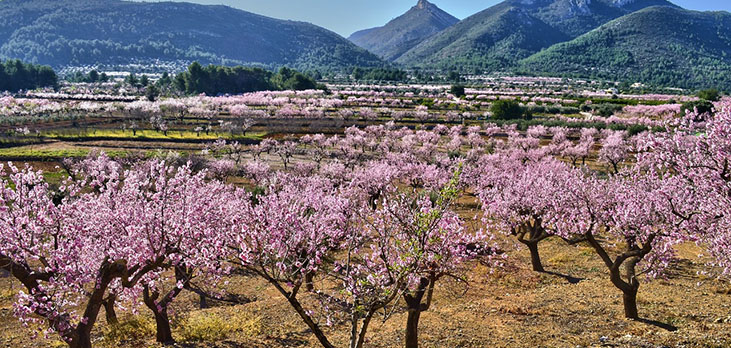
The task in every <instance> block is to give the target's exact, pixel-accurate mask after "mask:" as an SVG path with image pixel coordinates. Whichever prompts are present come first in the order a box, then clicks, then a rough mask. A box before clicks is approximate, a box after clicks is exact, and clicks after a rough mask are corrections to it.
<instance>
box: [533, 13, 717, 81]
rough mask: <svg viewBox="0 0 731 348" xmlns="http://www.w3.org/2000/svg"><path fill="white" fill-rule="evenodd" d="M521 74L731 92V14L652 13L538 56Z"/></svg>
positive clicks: (607, 26)
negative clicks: (716, 89) (551, 75)
mask: <svg viewBox="0 0 731 348" xmlns="http://www.w3.org/2000/svg"><path fill="white" fill-rule="evenodd" d="M520 70H521V71H523V72H530V73H548V74H554V75H555V74H559V75H567V76H583V77H594V78H606V79H612V80H623V81H624V80H626V81H635V82H642V83H646V84H651V85H657V86H674V87H683V88H702V87H718V88H722V89H725V90H731V14H729V13H728V12H697V11H688V10H682V9H678V8H668V7H652V8H647V9H644V10H640V11H638V12H635V13H632V14H629V15H627V16H624V17H621V18H619V19H617V20H614V21H611V22H609V23H607V24H605V25H603V26H601V27H599V28H598V29H596V30H593V31H591V32H589V33H587V34H585V35H582V36H580V37H578V38H576V39H575V40H572V41H570V42H566V43H561V44H558V45H555V46H553V47H551V48H549V49H547V50H545V51H543V52H540V53H538V54H535V55H534V56H532V57H529V58H527V59H525V60H524V61H523V62H521V67H520Z"/></svg>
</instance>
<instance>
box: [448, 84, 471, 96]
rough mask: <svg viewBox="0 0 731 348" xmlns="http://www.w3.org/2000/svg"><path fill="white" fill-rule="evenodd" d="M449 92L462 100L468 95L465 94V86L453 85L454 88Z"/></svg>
mask: <svg viewBox="0 0 731 348" xmlns="http://www.w3.org/2000/svg"><path fill="white" fill-rule="evenodd" d="M449 92H450V93H452V94H453V95H454V96H455V97H457V98H461V97H464V96H465V95H467V94H466V93H465V90H464V86H461V85H453V86H452V88H450V89H449Z"/></svg>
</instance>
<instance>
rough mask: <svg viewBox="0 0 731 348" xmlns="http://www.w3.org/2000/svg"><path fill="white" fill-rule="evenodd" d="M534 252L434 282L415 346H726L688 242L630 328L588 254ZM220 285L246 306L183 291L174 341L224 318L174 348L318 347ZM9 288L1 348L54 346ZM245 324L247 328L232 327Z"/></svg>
mask: <svg viewBox="0 0 731 348" xmlns="http://www.w3.org/2000/svg"><path fill="white" fill-rule="evenodd" d="M542 251H543V257H544V262H545V265H546V268H547V269H548V270H549V271H550V272H553V274H551V273H545V274H539V273H535V272H533V271H530V267H529V262H530V261H529V258H528V253H527V251H526V250H523V249H520V250H518V251H515V252H512V253H510V255H509V258H508V259H507V261H506V264H505V265H504V267H502V268H500V269H498V270H493V271H492V272H491V271H490V270H489V269H487V268H486V267H485V266H482V265H477V264H476V265H473V266H471V267H473V268H474V269H473V270H472V271H471V272H470V279H469V284H468V285H465V284H462V283H453V282H442V283H441V284H438V286H437V290H436V297H435V301H434V303H433V305H432V308H431V309H430V310H429V311H427V312H424V313H423V314H422V319H421V322H420V342H421V346H422V347H425V348H431V347H434V348H436V347H648V348H649V347H731V295H729V293H728V290H729V288H731V286H730V285H729V284H724V283H721V282H718V281H715V280H711V279H705V278H704V277H703V276H701V275H699V273H701V272H702V271H704V270H706V269H707V268H706V267H707V266H706V264H705V261H704V260H703V259H699V258H698V254H699V253H700V252H701V250H700V249H699V248H697V247H696V246H694V245H685V246H682V247H681V250H680V253H679V257H678V260H677V262H675V264H674V265H673V267H672V269H671V270H670V272H669V274H668V276H667V278H666V279H660V280H654V281H650V282H645V283H643V284H642V286H641V288H640V293H639V307H640V315H641V316H642V317H643V318H645V319H644V320H642V321H639V322H638V321H629V320H625V319H624V318H623V315H622V314H623V313H622V304H621V301H622V300H621V293H620V292H619V291H618V290H617V289H615V288H614V287H613V286H612V284H611V283H610V282H609V279H608V274H607V272H606V270H605V268H604V266H603V265H602V264H601V263H600V262H599V260H598V259H597V257H596V256H595V255H594V253H593V251H592V250H591V249H589V248H588V247H584V246H576V247H572V246H567V245H565V243H563V242H562V241H561V240H559V239H554V240H549V241H547V242H545V244H544V245H543V250H542ZM227 288H228V290H229V291H230V292H233V293H237V294H239V295H242V296H245V297H248V298H250V299H252V300H253V302H251V303H248V304H244V305H237V306H221V307H217V308H215V309H213V310H211V309H209V310H203V311H205V312H202V313H201V312H200V310H197V309H196V297H194V296H193V295H191V294H186V295H185V296H183V297H182V298H180V299H179V300H178V301H177V302H176V312H177V313H181V315H180V316H179V317H178V319H176V320H175V323H174V324H175V327H176V329H175V335H176V337H178V339H179V341H181V342H182V341H184V338H185V337H189V336H190V334H189V333H186V332H185V330H186V329H185V328H183V326H184V325H185V324H184V323H185V317H188V316H191V315H196V314H203V315H204V316H209V317H210V316H211V315H213V317H218V318H223V320H222V321H221V322H220V323H216V322H214V323H213V324H211V325H209V326H205V325H204V326H202V327H201V326H200V325H198V329H202V330H204V331H216V330H220V331H221V332H227V333H226V334H225V335H224V336H223V337H216V338H215V339H213V340H210V341H207V340H205V339H203V341H197V342H194V341H193V340H189V342H183V343H181V344H180V346H181V347H222V348H223V347H227V348H228V347H242V348H244V347H317V346H318V344H317V341H316V340H315V339H314V337H313V336H312V335H311V334H310V333H309V332H308V331H307V330H306V326H305V325H304V324H303V323H302V322H301V320H300V318H299V317H298V316H297V315H296V313H295V312H294V311H293V310H291V309H290V308H289V306H288V304H287V303H286V301H285V300H284V298H283V297H282V296H281V295H279V294H278V293H277V292H276V290H274V289H273V288H272V287H270V286H268V285H267V284H266V283H264V282H262V281H261V280H258V279H252V278H247V277H244V276H238V277H236V278H235V279H233V280H232V282H231V283H230V284H229V285H228V286H227ZM17 289H19V284H18V283H17V282H11V281H10V280H9V279H8V278H3V279H0V347H48V346H63V345H62V344H61V343H60V342H58V341H56V340H55V337H53V336H51V339H48V340H43V339H40V340H30V339H29V337H30V336H31V334H32V330H30V329H28V328H24V327H22V326H21V325H20V324H19V323H18V321H17V320H16V319H15V318H14V317H13V315H12V296H13V293H14V292H15V291H16V290H17ZM210 311H214V312H210ZM182 313H185V314H182ZM211 313H213V314H211ZM147 314H148V313H146V312H145V310H142V311H141V312H140V314H139V317H131V316H123V321H124V320H130V319H133V320H134V319H137V320H139V318H146V315H147ZM102 316H103V314H102ZM242 318H244V319H242ZM244 320H245V321H247V323H246V325H248V326H247V328H248V329H242V328H241V327H239V326H237V325H239V324H241V325H243V323H242V321H244ZM227 321H231V322H230V323H226V322H227ZM405 322H406V315H405V313H396V314H395V315H394V316H393V317H392V318H390V319H389V320H388V321H387V322H385V323H384V322H382V321H380V320H376V321H374V322H373V323H372V325H371V329H370V333H369V335H368V341H367V346H368V347H384V348H386V347H399V346H402V340H403V338H402V335H403V326H404V325H405ZM252 323H253V324H252ZM150 325H152V324H151V323H148V327H146V328H133V329H131V330H130V331H129V332H127V333H126V336H125V335H121V336H123V337H122V338H121V339H119V340H117V341H112V340H110V339H108V338H107V339H103V338H102V334H103V333H104V332H108V331H107V330H108V329H107V328H106V324H104V319H103V318H102V319H101V323H100V324H99V325H98V328H97V330H96V331H95V335H96V336H97V337H98V339H97V342H96V346H99V347H154V346H156V345H155V344H154V331H153V332H150V330H151V329H152V327H154V326H150ZM216 325H222V326H224V327H220V328H219V327H217V326H216ZM252 327H254V328H253V329H252ZM187 330H188V331H190V329H187ZM227 330H228V331H227ZM347 333H348V328H347V327H346V326H345V325H336V326H334V327H332V328H330V329H328V334H329V336H330V337H332V341H333V343H335V344H336V346H338V347H344V346H347Z"/></svg>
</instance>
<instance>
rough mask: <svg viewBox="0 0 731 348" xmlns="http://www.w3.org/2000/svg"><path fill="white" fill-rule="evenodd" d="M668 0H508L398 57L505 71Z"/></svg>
mask: <svg viewBox="0 0 731 348" xmlns="http://www.w3.org/2000/svg"><path fill="white" fill-rule="evenodd" d="M654 5H661V6H669V7H675V5H673V4H672V3H670V2H668V1H666V0H593V1H592V0H507V1H503V2H501V3H499V4H497V5H495V6H493V7H490V8H488V9H486V10H484V11H482V12H479V13H477V14H474V15H472V16H470V17H468V18H466V19H464V20H463V21H461V22H459V23H457V24H455V25H453V26H452V27H450V28H447V29H446V30H444V31H442V32H440V33H438V34H436V35H434V36H432V37H430V38H428V39H426V40H424V41H423V42H422V43H420V44H419V45H417V46H416V47H414V48H412V49H411V50H409V51H408V52H406V53H405V54H403V55H402V56H401V57H400V58H399V59H397V62H399V63H402V64H405V65H410V66H421V67H431V68H459V69H460V70H463V71H464V70H466V69H470V70H472V69H474V70H479V71H484V70H488V71H494V70H503V69H507V68H510V67H512V66H515V64H517V62H518V61H519V60H521V59H523V58H527V57H528V56H530V55H532V54H534V53H536V52H539V51H540V50H542V49H545V48H548V47H550V46H552V45H554V44H557V43H560V42H565V41H568V40H571V39H573V38H575V37H577V36H579V35H581V34H583V33H586V32H588V31H590V30H592V29H594V28H596V27H597V26H599V25H601V24H603V23H606V22H608V21H610V20H612V19H615V18H618V17H620V16H623V15H626V14H628V13H631V12H634V11H636V10H638V9H641V8H645V7H648V6H654Z"/></svg>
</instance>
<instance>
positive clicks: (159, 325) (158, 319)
mask: <svg viewBox="0 0 731 348" xmlns="http://www.w3.org/2000/svg"><path fill="white" fill-rule="evenodd" d="M142 295H143V296H142V297H143V302H144V303H145V306H147V308H149V309H150V311H152V313H153V314H154V315H155V326H156V331H157V332H156V334H155V338H156V339H157V342H159V343H162V344H165V345H168V344H173V343H175V340H174V339H173V334H172V331H171V330H170V320H169V319H168V308H167V304H163V303H158V302H157V299H158V297H159V296H160V294H159V293H158V292H157V291H152V292H151V291H150V290H149V289H148V288H147V286H145V289H144V290H143V293H142Z"/></svg>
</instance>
